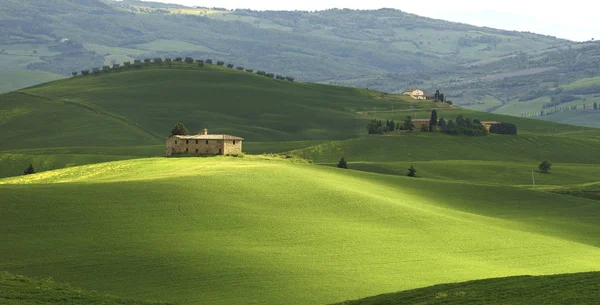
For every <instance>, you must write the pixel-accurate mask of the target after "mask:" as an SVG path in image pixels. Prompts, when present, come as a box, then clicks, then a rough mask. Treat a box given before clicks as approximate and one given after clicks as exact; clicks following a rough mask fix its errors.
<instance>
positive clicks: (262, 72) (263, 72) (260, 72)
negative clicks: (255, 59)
mask: <svg viewBox="0 0 600 305" xmlns="http://www.w3.org/2000/svg"><path fill="white" fill-rule="evenodd" d="M256 74H258V75H265V74H267V72H265V71H262V70H258V71H256Z"/></svg>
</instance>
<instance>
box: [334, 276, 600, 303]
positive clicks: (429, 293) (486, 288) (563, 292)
mask: <svg viewBox="0 0 600 305" xmlns="http://www.w3.org/2000/svg"><path fill="white" fill-rule="evenodd" d="M599 286H600V273H599V272H585V273H575V274H560V275H547V276H516V277H508V278H498V279H487V280H480V281H470V282H464V283H456V284H444V285H436V286H432V287H426V288H421V289H415V290H410V291H403V292H398V293H390V294H385V295H378V296H375V297H369V298H365V299H361V300H356V301H345V302H341V303H339V304H340V305H342V304H343V305H376V304H431V305H438V304H439V305H442V304H443V305H468V304H490V305H504V304H514V305H529V304H548V305H559V304H565V303H570V304H582V305H583V304H589V305H592V304H596V303H597V302H598V287H599ZM498 287H502V289H498Z"/></svg>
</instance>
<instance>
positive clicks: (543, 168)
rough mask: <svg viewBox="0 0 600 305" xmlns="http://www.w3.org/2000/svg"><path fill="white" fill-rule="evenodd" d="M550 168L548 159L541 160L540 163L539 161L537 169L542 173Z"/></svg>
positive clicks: (550, 164)
mask: <svg viewBox="0 0 600 305" xmlns="http://www.w3.org/2000/svg"><path fill="white" fill-rule="evenodd" d="M550 168H552V163H550V161H548V160H547V159H546V160H544V161H542V163H540V165H538V169H539V170H540V171H541V172H542V173H547V172H548V171H549V170H550Z"/></svg>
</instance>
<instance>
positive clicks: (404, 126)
mask: <svg viewBox="0 0 600 305" xmlns="http://www.w3.org/2000/svg"><path fill="white" fill-rule="evenodd" d="M414 129H415V124H413V122H412V118H411V117H410V116H408V117H406V120H404V122H394V120H391V121H390V120H386V121H385V123H384V122H383V121H381V120H371V121H370V122H369V123H368V124H367V131H368V132H369V134H385V133H388V132H391V131H396V130H408V131H413V130H414Z"/></svg>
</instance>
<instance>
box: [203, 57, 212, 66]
mask: <svg viewBox="0 0 600 305" xmlns="http://www.w3.org/2000/svg"><path fill="white" fill-rule="evenodd" d="M205 62H206V63H207V64H209V65H212V63H213V61H212V59H210V58H209V59H207V60H206V61H205Z"/></svg>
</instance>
